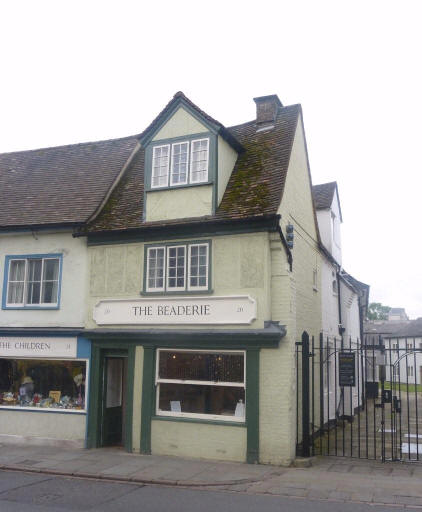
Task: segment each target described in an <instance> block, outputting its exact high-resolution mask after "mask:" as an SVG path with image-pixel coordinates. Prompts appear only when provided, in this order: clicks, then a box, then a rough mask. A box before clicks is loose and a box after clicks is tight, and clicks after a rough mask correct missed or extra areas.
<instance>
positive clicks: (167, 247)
mask: <svg viewBox="0 0 422 512" xmlns="http://www.w3.org/2000/svg"><path fill="white" fill-rule="evenodd" d="M181 247H183V248H184V249H185V258H184V265H183V282H184V285H183V286H179V287H178V286H173V287H170V285H169V280H170V275H169V260H170V249H176V250H177V249H179V248H181ZM187 253H188V250H187V245H185V244H179V245H167V246H166V267H165V269H164V270H165V276H166V290H167V291H168V292H182V291H185V290H186V264H187V262H186V255H187ZM176 280H177V256H176Z"/></svg>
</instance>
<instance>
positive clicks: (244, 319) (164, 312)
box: [93, 295, 256, 325]
mask: <svg viewBox="0 0 422 512" xmlns="http://www.w3.org/2000/svg"><path fill="white" fill-rule="evenodd" d="M93 318H94V320H95V322H96V323H97V324H98V325H151V324H162V325H163V324H166V325H174V324H193V325H207V324H208V325H214V324H226V325H230V324H237V325H242V324H244V325H246V324H251V323H252V322H253V321H254V320H255V319H256V301H255V300H254V299H253V298H252V297H249V295H244V296H239V295H236V296H228V297H178V298H163V297H160V298H155V297H154V298H148V299H121V300H101V301H100V302H99V303H98V304H97V305H96V306H95V307H94V314H93Z"/></svg>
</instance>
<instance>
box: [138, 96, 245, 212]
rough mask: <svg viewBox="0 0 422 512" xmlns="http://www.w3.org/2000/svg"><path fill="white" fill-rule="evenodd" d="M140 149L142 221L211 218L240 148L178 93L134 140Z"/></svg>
mask: <svg viewBox="0 0 422 512" xmlns="http://www.w3.org/2000/svg"><path fill="white" fill-rule="evenodd" d="M139 141H140V143H141V145H142V146H143V147H144V149H145V171H144V175H145V183H144V194H145V196H144V219H143V220H144V221H146V222H150V221H151V222H153V221H163V220H170V219H183V218H194V217H204V216H209V215H214V214H215V211H216V209H217V208H218V205H219V204H220V202H221V200H222V198H223V195H224V191H225V189H226V186H227V183H228V181H229V178H230V175H231V173H232V171H233V168H234V165H235V163H236V160H237V157H238V155H239V153H241V152H242V151H243V148H242V146H241V145H240V144H239V142H237V140H236V139H235V138H234V137H233V136H232V135H231V134H230V133H229V132H228V131H227V130H226V129H225V128H224V126H223V125H222V124H221V123H219V122H218V121H216V120H215V119H213V118H212V117H210V116H208V115H207V114H206V113H205V112H203V111H202V110H200V109H199V108H198V107H197V106H196V105H194V104H193V103H192V102H191V101H190V100H189V99H188V98H187V97H186V96H185V95H184V94H183V93H181V92H178V93H177V94H175V96H174V97H173V99H172V100H171V101H170V103H169V104H168V105H167V106H166V107H165V108H164V110H163V111H162V112H161V113H160V114H159V115H158V117H157V118H156V119H155V120H154V121H153V122H152V123H151V125H150V126H149V127H148V128H147V129H146V130H145V131H144V132H143V133H142V134H141V136H140V137H139Z"/></svg>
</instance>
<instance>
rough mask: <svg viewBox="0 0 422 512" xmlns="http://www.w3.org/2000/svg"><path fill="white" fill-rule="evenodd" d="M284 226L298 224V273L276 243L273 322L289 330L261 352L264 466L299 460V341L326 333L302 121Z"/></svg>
mask: <svg viewBox="0 0 422 512" xmlns="http://www.w3.org/2000/svg"><path fill="white" fill-rule="evenodd" d="M279 213H280V214H281V216H282V217H281V226H282V229H283V232H284V233H285V227H286V225H287V224H289V223H291V224H293V225H294V229H295V231H294V237H295V238H294V249H293V251H292V252H293V271H292V272H291V271H290V269H289V265H288V261H287V257H286V253H285V250H284V248H283V247H282V246H281V243H280V242H279V239H277V237H276V236H275V235H274V236H273V237H272V240H271V314H272V320H274V321H280V323H281V324H284V325H286V327H287V334H286V336H285V337H284V338H283V339H282V341H281V343H280V348H279V349H278V350H270V349H264V350H261V356H260V429H259V430H260V432H259V433H260V462H261V463H270V464H281V465H288V464H290V463H291V461H292V460H293V459H294V458H295V438H296V369H295V342H296V341H299V340H300V338H301V335H302V332H303V331H304V330H306V331H307V332H308V333H309V334H310V335H312V334H313V335H315V336H318V335H319V332H320V329H321V303H320V295H319V291H315V290H314V287H313V270H314V269H316V270H317V275H318V286H317V289H319V288H320V274H321V262H320V255H319V252H318V247H317V231H316V225H315V218H314V212H313V203H312V195H311V183H310V179H309V174H308V165H307V159H306V152H305V137H304V133H303V129H302V124H301V122H300V121H299V123H298V126H297V129H296V134H295V139H294V143H293V148H292V153H291V158H290V163H289V168H288V172H287V178H286V183H285V188H284V194H283V198H282V201H281V205H280V208H279Z"/></svg>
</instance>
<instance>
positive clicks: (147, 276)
mask: <svg viewBox="0 0 422 512" xmlns="http://www.w3.org/2000/svg"><path fill="white" fill-rule="evenodd" d="M153 249H164V258H163V260H164V268H163V286H162V287H161V288H150V287H149V253H150V251H151V250H153ZM146 266H147V271H146V275H145V280H146V283H145V290H146V291H147V292H164V291H165V289H166V268H167V265H166V247H165V246H163V245H157V246H153V247H148V248H147V261H146Z"/></svg>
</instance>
